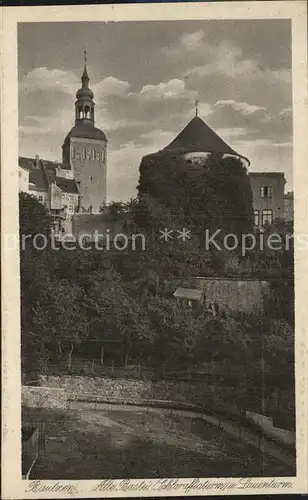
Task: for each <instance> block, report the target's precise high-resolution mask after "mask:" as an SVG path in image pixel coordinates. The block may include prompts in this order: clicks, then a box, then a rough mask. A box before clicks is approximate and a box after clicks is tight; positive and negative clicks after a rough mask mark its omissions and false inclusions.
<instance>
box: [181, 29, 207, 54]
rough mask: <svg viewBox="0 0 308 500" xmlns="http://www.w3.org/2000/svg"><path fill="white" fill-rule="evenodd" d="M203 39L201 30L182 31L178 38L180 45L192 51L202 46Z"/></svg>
mask: <svg viewBox="0 0 308 500" xmlns="http://www.w3.org/2000/svg"><path fill="white" fill-rule="evenodd" d="M203 39H204V32H203V31H202V30H199V31H195V33H184V34H183V35H182V36H181V38H180V45H181V46H184V47H185V48H186V49H187V50H189V51H193V50H196V49H198V48H200V47H202V42H203Z"/></svg>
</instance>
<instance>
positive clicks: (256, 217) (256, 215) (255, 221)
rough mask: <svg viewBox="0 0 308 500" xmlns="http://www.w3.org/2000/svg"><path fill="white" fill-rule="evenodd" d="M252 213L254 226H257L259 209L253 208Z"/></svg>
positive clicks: (258, 223)
mask: <svg viewBox="0 0 308 500" xmlns="http://www.w3.org/2000/svg"><path fill="white" fill-rule="evenodd" d="M253 215H254V224H255V226H259V225H260V210H254V212H253Z"/></svg>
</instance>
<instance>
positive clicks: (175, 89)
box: [135, 78, 197, 101]
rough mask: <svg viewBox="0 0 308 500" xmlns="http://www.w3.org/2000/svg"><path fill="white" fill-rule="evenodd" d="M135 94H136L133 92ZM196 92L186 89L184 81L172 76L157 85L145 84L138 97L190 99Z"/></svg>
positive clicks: (155, 99)
mask: <svg viewBox="0 0 308 500" xmlns="http://www.w3.org/2000/svg"><path fill="white" fill-rule="evenodd" d="M135 95H136V94H135ZM196 95H197V94H196V92H192V91H188V90H187V89H186V85H185V82H184V81H183V80H179V79H177V78H174V79H172V80H169V81H168V82H162V83H159V84H158V85H145V86H144V87H142V89H141V91H140V92H139V94H137V96H138V97H141V99H143V100H150V101H157V100H160V99H183V98H184V99H192V98H193V97H194V98H196Z"/></svg>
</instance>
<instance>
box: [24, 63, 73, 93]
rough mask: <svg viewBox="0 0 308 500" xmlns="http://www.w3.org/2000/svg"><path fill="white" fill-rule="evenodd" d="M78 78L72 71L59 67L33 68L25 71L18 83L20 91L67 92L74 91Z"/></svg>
mask: <svg viewBox="0 0 308 500" xmlns="http://www.w3.org/2000/svg"><path fill="white" fill-rule="evenodd" d="M79 84H80V80H79V79H78V78H77V76H76V75H75V74H74V73H73V72H72V71H62V70H61V69H48V68H46V67H41V68H35V69H34V70H32V71H30V72H29V73H27V74H26V75H25V76H24V77H23V78H22V80H21V82H20V84H19V89H20V90H21V91H22V92H25V93H29V92H37V91H43V92H49V91H61V92H65V93H68V94H72V93H74V92H76V90H77V88H78V85H79Z"/></svg>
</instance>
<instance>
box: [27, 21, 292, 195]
mask: <svg viewBox="0 0 308 500" xmlns="http://www.w3.org/2000/svg"><path fill="white" fill-rule="evenodd" d="M85 46H86V48H87V54H88V63H87V67H88V73H89V76H90V87H91V89H92V90H93V92H94V96H95V97H94V100H95V102H96V108H95V125H96V126H97V127H98V128H100V129H102V130H104V132H105V133H106V135H107V138H108V159H107V172H108V173H107V199H108V201H112V200H114V201H119V200H128V199H130V198H132V197H135V195H136V186H137V183H138V177H139V165H140V161H141V158H142V157H143V156H144V155H146V154H150V153H154V152H156V151H158V150H159V149H161V148H163V147H165V146H166V145H167V144H169V142H171V140H173V138H174V137H175V136H176V135H177V134H178V133H179V132H180V131H181V130H182V129H183V128H184V127H185V126H186V124H187V123H188V122H189V121H190V120H191V119H192V118H193V116H194V114H195V99H196V98H197V97H198V99H199V116H200V117H201V118H202V119H203V120H204V121H206V123H207V124H208V125H209V126H210V127H212V128H213V129H214V130H215V131H216V133H218V134H219V135H220V136H221V137H222V138H223V139H224V140H225V141H226V142H227V143H228V144H229V145H230V146H231V147H232V148H233V149H235V150H236V151H237V152H238V153H240V154H241V155H243V156H246V157H248V158H249V159H250V161H251V166H250V169H249V170H250V171H259V172H260V171H274V172H284V173H285V176H286V179H287V184H286V191H289V190H291V189H292V185H293V184H292V154H293V153H292V71H291V22H290V21H289V20H277V19H267V20H264V19H261V20H238V21H234V20H225V21H223V20H198V21H194V20H192V21H165V22H163V21H138V22H108V23H104V22H95V23H93V22H83V23H80V22H70V23H67V22H62V23H52V22H50V23H21V24H19V29H18V73H19V154H20V156H29V157H34V156H35V155H36V154H38V155H39V156H40V157H41V158H45V159H48V160H61V154H62V153H61V151H62V149H61V146H62V144H63V141H64V138H65V136H66V134H67V133H68V132H69V130H70V129H71V128H72V126H73V125H74V102H75V93H76V91H77V90H78V88H79V87H80V85H81V82H80V77H81V74H82V71H83V66H84V55H83V50H84V47H85Z"/></svg>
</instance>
